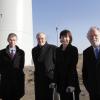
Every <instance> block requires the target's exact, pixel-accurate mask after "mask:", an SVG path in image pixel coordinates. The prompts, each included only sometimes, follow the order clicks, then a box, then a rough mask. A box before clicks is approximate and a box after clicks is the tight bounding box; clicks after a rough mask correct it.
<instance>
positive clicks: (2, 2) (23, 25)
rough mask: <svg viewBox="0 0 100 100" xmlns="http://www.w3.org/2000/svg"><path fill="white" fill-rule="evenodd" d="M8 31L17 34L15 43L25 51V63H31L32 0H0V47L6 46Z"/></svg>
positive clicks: (28, 64) (27, 64) (29, 64)
mask: <svg viewBox="0 0 100 100" xmlns="http://www.w3.org/2000/svg"><path fill="white" fill-rule="evenodd" d="M9 33H16V34H17V36H18V41H17V45H18V46H19V47H20V48H21V49H23V50H24V51H25V65H26V66H31V65H32V57H31V49H32V47H33V21H32V0H0V49H3V48H5V47H6V46H7V36H8V34H9Z"/></svg>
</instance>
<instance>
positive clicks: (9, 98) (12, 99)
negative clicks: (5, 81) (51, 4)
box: [2, 96, 20, 100]
mask: <svg viewBox="0 0 100 100" xmlns="http://www.w3.org/2000/svg"><path fill="white" fill-rule="evenodd" d="M2 100H20V98H17V97H13V96H12V97H2Z"/></svg>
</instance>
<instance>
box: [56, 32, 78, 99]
mask: <svg viewBox="0 0 100 100" xmlns="http://www.w3.org/2000/svg"><path fill="white" fill-rule="evenodd" d="M60 42H61V43H62V44H61V46H60V47H58V48H57V50H56V67H55V82H56V84H57V91H58V92H59V93H60V97H61V100H73V99H72V97H73V96H72V92H73V91H74V92H75V98H76V99H75V100H79V93H80V88H79V82H78V75H77V70H76V65H77V62H78V50H77V48H76V47H75V46H72V45H71V42H72V35H71V32H70V31H69V30H63V31H62V32H61V33H60Z"/></svg>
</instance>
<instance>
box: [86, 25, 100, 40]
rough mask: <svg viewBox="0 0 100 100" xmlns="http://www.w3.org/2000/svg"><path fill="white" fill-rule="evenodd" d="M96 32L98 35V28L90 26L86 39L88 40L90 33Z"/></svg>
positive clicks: (99, 30) (99, 29)
mask: <svg viewBox="0 0 100 100" xmlns="http://www.w3.org/2000/svg"><path fill="white" fill-rule="evenodd" d="M94 30H97V31H98V32H99V33H100V28H98V27H96V26H92V27H90V29H89V31H88V33H87V38H88V39H90V34H91V32H92V31H94Z"/></svg>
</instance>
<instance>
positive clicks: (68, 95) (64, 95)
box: [60, 92, 79, 100]
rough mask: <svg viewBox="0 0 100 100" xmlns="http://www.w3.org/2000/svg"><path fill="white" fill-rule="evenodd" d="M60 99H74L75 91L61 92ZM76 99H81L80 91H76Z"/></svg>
mask: <svg viewBox="0 0 100 100" xmlns="http://www.w3.org/2000/svg"><path fill="white" fill-rule="evenodd" d="M60 99H61V100H73V93H66V92H62V93H60ZM75 100H79V93H76V92H75Z"/></svg>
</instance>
